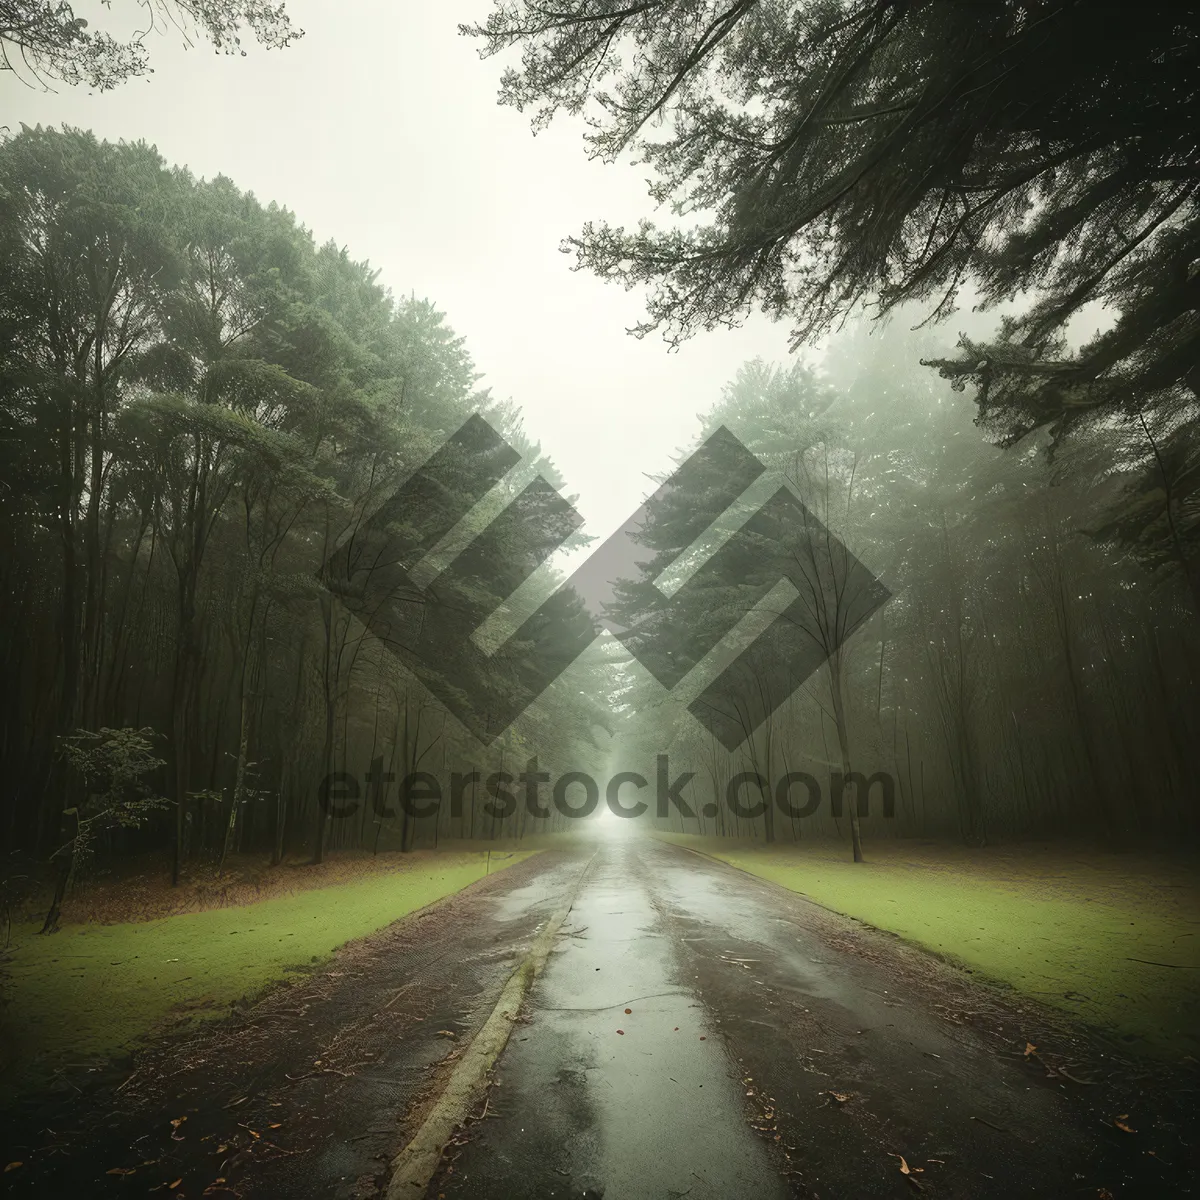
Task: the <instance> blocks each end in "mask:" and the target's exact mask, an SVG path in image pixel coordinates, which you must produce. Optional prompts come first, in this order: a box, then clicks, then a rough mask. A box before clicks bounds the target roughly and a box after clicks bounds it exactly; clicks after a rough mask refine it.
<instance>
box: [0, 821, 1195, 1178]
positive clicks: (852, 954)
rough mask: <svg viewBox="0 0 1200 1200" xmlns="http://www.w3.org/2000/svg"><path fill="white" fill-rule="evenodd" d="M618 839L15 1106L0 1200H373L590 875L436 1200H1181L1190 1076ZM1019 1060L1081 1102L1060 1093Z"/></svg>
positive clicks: (662, 850) (813, 911) (663, 852)
mask: <svg viewBox="0 0 1200 1200" xmlns="http://www.w3.org/2000/svg"><path fill="white" fill-rule="evenodd" d="M609 832H610V834H611V836H608V837H603V838H599V839H598V840H597V841H593V842H586V841H584V840H583V839H579V838H572V839H564V841H563V843H562V845H561V847H560V848H556V849H554V850H551V851H545V852H543V853H541V854H538V855H536V856H534V857H532V858H530V859H527V860H525V861H524V862H520V863H518V864H515V865H512V866H510V867H508V869H506V870H504V871H502V872H500V873H499V874H498V875H493V876H492V877H491V878H489V879H487V880H483V881H480V882H479V883H478V884H475V885H473V886H472V887H470V888H467V889H466V890H465V891H463V892H462V893H460V894H458V895H456V896H452V897H449V898H447V899H446V900H444V901H442V902H441V903H439V904H437V905H434V906H432V907H431V908H429V909H426V910H423V911H422V912H419V913H416V914H412V915H410V916H408V917H405V918H403V919H402V920H400V921H397V922H396V923H395V924H393V925H391V926H389V927H388V928H386V929H384V930H381V931H379V932H378V933H376V934H373V935H372V936H371V937H368V938H366V939H363V940H362V941H360V942H356V943H351V944H350V945H349V946H347V947H344V948H343V949H342V950H341V951H339V952H338V953H337V955H336V956H335V957H334V959H333V960H332V961H327V962H323V963H321V964H319V965H317V966H316V967H314V968H313V970H312V973H311V974H308V975H304V976H301V977H298V978H297V979H295V980H294V981H293V982H292V983H291V984H289V985H287V986H284V987H280V988H277V989H275V990H274V991H272V992H271V993H270V994H268V995H267V996H265V997H263V998H261V999H259V1000H258V1001H256V1002H254V1003H252V1004H249V1005H246V1006H239V1007H238V1008H237V1009H236V1010H235V1011H234V1012H233V1013H232V1014H230V1016H229V1017H228V1018H227V1019H226V1020H224V1021H222V1022H218V1023H215V1024H214V1025H212V1026H205V1027H201V1028H199V1029H197V1030H195V1031H194V1032H192V1033H189V1034H187V1035H186V1036H183V1037H182V1038H177V1039H174V1040H172V1039H166V1040H164V1041H163V1042H162V1043H161V1044H159V1045H156V1046H154V1047H152V1048H151V1049H150V1050H149V1051H148V1052H146V1053H145V1054H144V1055H142V1056H141V1057H139V1059H138V1060H137V1062H136V1064H130V1063H114V1064H112V1065H111V1067H110V1069H109V1070H107V1071H104V1072H95V1071H94V1070H93V1069H91V1068H89V1069H88V1072H85V1073H81V1074H78V1075H76V1076H74V1077H66V1076H64V1077H63V1078H61V1079H59V1080H58V1083H57V1085H56V1087H55V1088H54V1089H49V1090H47V1091H46V1092H45V1093H44V1094H39V1095H30V1096H26V1097H25V1098H24V1099H23V1101H22V1103H21V1105H20V1107H19V1109H17V1110H15V1111H9V1112H7V1113H5V1114H3V1115H2V1117H0V1133H2V1134H3V1135H4V1137H3V1139H2V1140H3V1141H4V1143H5V1146H4V1148H3V1150H0V1155H4V1156H6V1157H0V1161H4V1162H6V1161H9V1160H21V1161H23V1163H24V1165H23V1166H22V1167H21V1169H20V1170H19V1171H16V1172H14V1173H12V1174H10V1175H6V1177H5V1190H7V1191H9V1192H11V1194H13V1195H29V1196H37V1197H39V1198H41V1197H58V1196H62V1197H67V1196H70V1197H72V1198H74V1197H89V1198H90V1197H101V1198H102V1197H106V1196H116V1195H117V1194H120V1195H122V1196H128V1195H131V1194H135V1193H136V1194H139V1195H147V1194H151V1193H153V1194H156V1195H165V1196H170V1197H171V1200H178V1198H179V1197H183V1200H193V1198H195V1197H226V1198H228V1197H230V1196H232V1197H234V1198H235V1200H257V1198H260V1197H262V1198H268V1200H372V1198H377V1197H379V1196H381V1195H382V1194H383V1193H384V1191H385V1190H386V1188H387V1182H388V1164H389V1162H390V1161H391V1159H392V1157H393V1156H394V1155H395V1154H396V1152H397V1151H398V1150H399V1149H400V1147H401V1146H402V1145H404V1144H405V1142H406V1141H407V1139H408V1138H409V1137H410V1136H411V1135H412V1133H413V1132H414V1131H415V1130H416V1129H417V1128H418V1127H419V1125H420V1122H421V1120H422V1119H423V1115H424V1113H425V1112H427V1111H428V1106H429V1104H430V1103H432V1102H433V1101H434V1099H435V1098H436V1096H437V1095H438V1094H439V1093H440V1090H441V1088H442V1087H443V1086H444V1082H445V1079H446V1078H447V1076H448V1073H449V1072H450V1071H452V1070H453V1067H454V1063H455V1061H456V1059H457V1056H458V1055H460V1054H461V1052H462V1047H464V1046H465V1045H466V1044H467V1042H468V1041H469V1039H470V1038H471V1036H473V1034H474V1033H475V1032H476V1031H477V1030H478V1029H479V1028H480V1027H481V1025H482V1024H483V1022H484V1021H485V1020H486V1018H487V1016H488V1014H489V1013H490V1012H491V1011H492V1008H493V1007H494V1005H495V1003H496V1000H497V997H498V996H499V994H500V992H501V989H502V988H503V986H504V983H505V980H507V979H508V978H509V976H510V975H511V974H512V972H513V970H514V969H515V968H516V967H517V965H518V964H519V963H520V962H521V961H522V960H523V958H524V957H525V955H526V954H527V952H528V950H529V948H530V946H531V945H532V944H533V941H534V939H535V937H536V936H537V934H538V931H539V930H541V929H543V928H544V927H545V925H546V922H547V921H548V920H549V919H550V918H551V915H552V914H553V913H554V912H556V911H557V910H559V909H560V908H561V906H562V905H563V903H564V901H565V900H566V899H567V898H568V897H570V896H571V895H572V893H573V892H574V891H575V889H576V887H577V885H580V881H581V878H582V884H581V886H579V890H578V894H577V896H576V900H575V903H574V905H573V908H572V910H571V912H570V915H569V917H568V919H567V922H566V924H565V925H564V927H563V929H562V931H561V932H560V933H559V935H558V938H557V942H556V945H555V948H554V951H553V953H552V954H551V957H550V959H549V961H548V963H547V965H546V968H545V970H544V971H543V973H542V975H541V976H540V977H539V978H538V979H537V980H536V982H535V983H534V985H533V988H532V990H531V992H530V994H529V997H528V999H527V1001H526V1005H525V1008H524V1010H523V1012H522V1014H521V1016H520V1018H519V1020H518V1022H517V1023H516V1024H515V1025H514V1027H513V1031H512V1036H511V1038H510V1040H509V1042H508V1045H507V1048H506V1049H505V1051H504V1053H503V1054H502V1055H501V1057H500V1059H499V1061H498V1062H497V1064H496V1067H495V1070H494V1072H493V1079H492V1086H491V1088H490V1091H489V1094H488V1096H487V1101H486V1107H481V1110H480V1111H479V1112H477V1113H476V1114H475V1116H474V1118H473V1119H472V1120H470V1121H469V1122H468V1124H467V1126H466V1127H465V1128H464V1129H462V1130H461V1131H460V1133H459V1134H458V1136H456V1138H455V1140H454V1143H453V1144H452V1145H451V1146H450V1147H449V1148H448V1152H447V1154H446V1156H445V1159H444V1161H443V1166H442V1169H441V1170H440V1171H439V1173H438V1174H437V1175H436V1176H435V1177H434V1179H433V1180H432V1181H431V1183H430V1186H429V1188H428V1190H427V1192H426V1196H427V1198H428V1200H438V1198H439V1197H445V1200H547V1198H550V1197H553V1198H555V1200H557V1198H560V1197H568V1196H573V1197H590V1198H591V1200H600V1198H601V1197H603V1198H604V1200H667V1198H671V1197H683V1196H687V1197H689V1198H690V1200H709V1198H721V1200H743V1198H746V1200H751V1198H753V1200H758V1198H760V1197H762V1198H766V1200H771V1198H775V1197H789V1196H794V1197H805V1198H811V1200H859V1198H870V1197H904V1196H913V1195H916V1194H919V1195H921V1196H928V1197H961V1198H964V1200H966V1198H970V1200H992V1198H993V1197H994V1198H996V1200H1013V1198H1014V1197H1025V1196H1046V1197H1059V1198H1076V1197H1078V1198H1088V1197H1092V1198H1095V1200H1103V1198H1104V1197H1106V1196H1107V1197H1111V1198H1112V1200H1137V1198H1140V1197H1153V1198H1154V1200H1159V1198H1160V1197H1171V1196H1189V1195H1194V1194H1195V1190H1194V1189H1195V1183H1194V1179H1195V1175H1194V1169H1195V1161H1194V1157H1193V1156H1194V1150H1192V1149H1191V1148H1190V1147H1189V1143H1190V1142H1193V1141H1194V1140H1195V1137H1196V1128H1197V1122H1196V1107H1195V1103H1194V1089H1193V1088H1192V1085H1191V1084H1190V1083H1188V1084H1187V1085H1186V1087H1185V1088H1184V1089H1183V1090H1180V1091H1178V1093H1175V1092H1171V1091H1170V1090H1169V1088H1168V1087H1165V1086H1164V1085H1163V1083H1162V1081H1161V1079H1160V1078H1159V1077H1158V1076H1156V1075H1154V1074H1151V1073H1147V1072H1145V1071H1143V1070H1142V1068H1141V1067H1138V1066H1136V1065H1133V1066H1132V1067H1131V1065H1130V1064H1128V1063H1123V1062H1122V1061H1121V1060H1120V1059H1119V1058H1116V1059H1113V1058H1111V1057H1110V1058H1109V1059H1107V1060H1106V1058H1105V1056H1106V1055H1107V1054H1108V1053H1109V1051H1108V1050H1107V1049H1104V1048H1103V1047H1102V1045H1101V1044H1100V1043H1097V1042H1095V1041H1094V1040H1092V1039H1090V1038H1085V1037H1084V1036H1083V1035H1081V1034H1078V1033H1077V1032H1074V1031H1070V1030H1067V1029H1065V1028H1063V1027H1062V1026H1061V1025H1055V1024H1054V1022H1053V1021H1052V1020H1048V1015H1047V1014H1046V1013H1045V1012H1043V1011H1041V1010H1038V1009H1037V1008H1036V1007H1035V1006H1034V1005H1032V1004H1031V1003H1030V1002H1029V1001H1027V1000H1026V1001H1023V1000H1021V998H1020V997H1017V996H1014V995H1012V994H1011V993H1010V994H1008V995H1007V996H1005V995H1004V994H1001V993H999V992H998V991H997V990H995V989H994V988H992V987H989V986H985V985H981V984H979V983H977V982H976V981H975V980H973V979H972V978H971V977H970V976H969V975H968V974H967V973H965V972H963V971H959V970H956V969H954V968H952V967H949V966H947V965H945V964H942V963H940V962H939V961H937V960H936V959H934V958H932V957H931V956H929V955H927V954H925V953H923V952H922V951H920V950H918V949H916V948H914V947H911V946H908V945H906V944H905V943H903V942H901V941H900V940H898V939H896V938H892V937H889V936H887V935H885V934H880V933H878V932H876V931H874V930H870V929H868V928H866V927H865V926H862V925H860V924H859V923H857V922H854V921H852V920H849V919H847V918H845V917H842V916H839V915H838V914H835V913H831V912H828V911H827V910H825V909H822V908H819V907H818V906H816V905H814V904H811V903H810V902H808V901H806V900H805V899H804V898H803V897H801V896H797V895H794V894H793V893H791V892H787V891H785V890H783V889H780V888H777V887H775V886H773V885H771V884H768V883H765V882H764V881H762V880H758V879H755V878H753V877H752V876H749V875H746V874H744V873H742V872H739V871H736V870H734V869H733V868H731V867H729V866H727V865H725V864H723V863H719V862H716V861H714V860H712V859H709V858H706V857H704V856H701V855H698V854H694V853H692V852H690V851H688V850H685V849H682V848H680V847H677V846H674V845H671V844H668V843H665V842H662V841H658V840H655V839H653V838H647V837H638V836H636V834H634V833H633V832H632V831H628V827H627V826H624V825H623V824H622V823H619V822H618V823H612V824H611V825H610V826H609ZM626 1009H629V1010H630V1011H629V1012H626V1011H625V1010H626ZM1027 1038H1028V1039H1030V1040H1032V1041H1035V1042H1037V1043H1038V1045H1039V1046H1040V1047H1041V1051H1042V1053H1049V1052H1054V1051H1058V1052H1060V1061H1062V1062H1069V1063H1070V1064H1072V1073H1073V1074H1074V1075H1075V1076H1076V1077H1077V1078H1079V1079H1083V1080H1084V1081H1085V1083H1086V1085H1085V1084H1083V1083H1080V1084H1077V1083H1075V1082H1068V1080H1066V1079H1064V1078H1062V1077H1058V1076H1056V1077H1050V1076H1049V1075H1048V1072H1047V1071H1046V1070H1045V1069H1044V1066H1043V1065H1042V1064H1041V1063H1040V1062H1038V1061H1037V1060H1033V1059H1029V1058H1027V1057H1026V1056H1025V1054H1024V1053H1023V1049H1024V1047H1025V1045H1026V1039H1027ZM131 1070H132V1074H131V1073H130V1072H131ZM1172 1086H1173V1085H1172ZM1121 1113H1132V1114H1134V1115H1133V1117H1132V1118H1131V1119H1132V1121H1133V1124H1134V1126H1135V1127H1136V1129H1137V1133H1136V1135H1131V1134H1128V1133H1125V1132H1122V1131H1119V1130H1118V1129H1117V1128H1116V1127H1115V1126H1114V1118H1115V1117H1116V1116H1117V1114H1121ZM181 1118H182V1120H181ZM1128 1123H1129V1122H1126V1124H1128ZM904 1168H907V1170H908V1172H909V1173H905V1170H904Z"/></svg>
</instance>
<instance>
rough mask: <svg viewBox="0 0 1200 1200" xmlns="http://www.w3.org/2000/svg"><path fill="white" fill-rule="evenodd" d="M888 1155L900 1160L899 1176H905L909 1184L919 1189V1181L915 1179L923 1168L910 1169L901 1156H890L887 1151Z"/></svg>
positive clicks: (890, 1153) (889, 1152)
mask: <svg viewBox="0 0 1200 1200" xmlns="http://www.w3.org/2000/svg"><path fill="white" fill-rule="evenodd" d="M888 1154H889V1155H890V1156H891V1157H892V1158H898V1159H899V1160H900V1174H901V1175H905V1176H907V1177H908V1181H909V1182H910V1183H913V1184H916V1186H917V1187H921V1181H920V1180H919V1179H918V1178H917V1176H918V1175H920V1174H921V1173H922V1172H923V1171H924V1170H925V1168H924V1167H910V1166H909V1165H908V1161H907V1160H906V1159H905V1157H904V1155H903V1154H892V1152H891V1151H890V1150H889V1151H888Z"/></svg>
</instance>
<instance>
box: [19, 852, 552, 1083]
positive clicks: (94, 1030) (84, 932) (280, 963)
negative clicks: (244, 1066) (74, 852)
mask: <svg viewBox="0 0 1200 1200" xmlns="http://www.w3.org/2000/svg"><path fill="white" fill-rule="evenodd" d="M529 854H530V852H509V853H508V857H505V858H502V859H499V860H498V859H497V858H496V857H494V856H493V858H492V861H491V864H490V871H491V872H492V873H495V872H496V871H497V870H500V869H503V868H504V867H507V866H511V865H512V864H513V863H516V862H519V861H520V860H521V859H524V858H528V857H529ZM488 869H489V868H488V866H487V865H486V864H485V855H484V854H482V853H479V852H470V853H463V852H449V853H445V854H442V853H439V854H438V855H437V857H436V859H433V860H426V861H423V862H420V863H417V864H414V865H413V866H411V867H408V868H405V869H400V870H396V871H389V872H386V873H376V874H371V875H364V877H363V878H361V879H358V880H355V881H353V882H350V883H341V884H338V885H336V886H333V887H325V888H312V889H309V890H305V891H298V892H293V893H290V894H288V895H285V896H280V897H276V898H274V899H269V900H263V901H260V902H259V903H255V904H247V905H242V906H239V907H234V908H220V909H213V910H210V911H207V912H197V913H187V914H183V915H180V916H173V917H167V918H164V919H162V920H155V921H144V922H134V923H129V924H121V925H76V926H68V927H66V928H64V929H63V930H61V931H60V932H59V933H56V934H53V935H51V936H48V937H42V936H40V935H38V933H37V926H36V925H24V926H15V927H14V929H13V943H12V946H11V960H10V961H9V962H8V964H7V966H6V967H5V974H6V975H7V977H8V978H7V981H6V983H7V986H6V987H5V996H4V999H5V1001H6V1003H5V1005H4V1008H3V1011H2V1012H0V1020H2V1021H3V1025H4V1027H5V1028H4V1033H5V1034H6V1037H5V1041H6V1042H7V1046H6V1047H4V1049H6V1050H7V1054H6V1055H5V1057H6V1058H7V1059H8V1061H7V1063H6V1064H5V1066H4V1070H3V1072H2V1073H3V1075H4V1077H5V1079H4V1086H3V1088H2V1090H3V1091H8V1090H9V1089H10V1087H17V1086H31V1085H32V1084H33V1082H34V1078H35V1077H37V1078H40V1079H42V1080H45V1078H46V1076H47V1074H48V1072H49V1071H51V1070H53V1069H54V1068H55V1067H57V1066H62V1065H66V1064H70V1065H80V1064H86V1063H91V1062H96V1061H103V1060H105V1059H109V1058H112V1057H115V1056H117V1055H120V1054H123V1053H126V1052H128V1051H129V1050H131V1049H133V1048H135V1047H136V1045H137V1044H138V1043H139V1042H140V1041H141V1040H142V1039H144V1038H145V1037H147V1036H148V1035H150V1034H152V1033H153V1032H155V1031H156V1030H158V1029H160V1028H161V1027H162V1026H163V1024H164V1023H165V1022H167V1021H168V1020H169V1019H171V1018H173V1017H181V1016H186V1015H188V1014H190V1015H192V1016H195V1017H197V1018H204V1017H210V1016H221V1015H223V1013H224V1012H228V1009H229V1005H230V1004H231V1003H233V1002H235V1001H237V1000H239V999H241V998H243V997H247V996H253V995H254V994H255V993H257V992H260V991H261V990H262V989H263V988H265V987H266V986H267V985H268V984H271V983H274V982H276V981H278V980H280V979H282V978H284V977H286V976H287V975H288V974H289V973H292V972H295V971H299V970H304V969H307V968H309V967H311V966H312V964H313V963H315V962H319V961H320V960H322V959H323V958H326V957H327V956H329V955H330V954H332V952H333V951H334V950H335V949H337V947H339V946H341V945H344V944H345V943H346V942H349V941H352V940H354V939H355V938H360V937H364V936H365V935H367V934H369V933H373V932H374V931H375V930H378V929H381V928H383V927H384V926H386V925H388V924H390V923H391V922H393V921H395V920H398V919H399V918H400V917H403V916H405V915H406V914H408V913H411V912H414V911H415V910H417V909H419V908H424V907H425V906H426V905H428V904H432V903H433V902H434V901H436V900H440V899H442V898H443V897H445V896H448V895H450V894H452V893H454V892H458V891H461V890H462V889H463V888H465V887H467V886H468V885H470V884H472V883H474V882H475V881H476V880H478V879H481V878H483V876H484V874H485V871H487V870H488Z"/></svg>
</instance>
